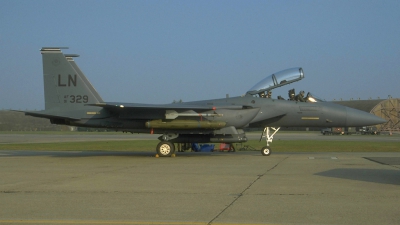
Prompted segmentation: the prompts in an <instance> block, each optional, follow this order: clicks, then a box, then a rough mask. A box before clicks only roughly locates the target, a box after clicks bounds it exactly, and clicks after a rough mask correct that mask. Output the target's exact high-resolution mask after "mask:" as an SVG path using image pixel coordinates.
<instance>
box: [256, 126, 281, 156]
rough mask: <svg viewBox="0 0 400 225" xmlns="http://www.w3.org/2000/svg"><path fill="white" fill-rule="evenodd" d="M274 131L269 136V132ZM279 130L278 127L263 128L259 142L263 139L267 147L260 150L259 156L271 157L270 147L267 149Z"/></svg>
mask: <svg viewBox="0 0 400 225" xmlns="http://www.w3.org/2000/svg"><path fill="white" fill-rule="evenodd" d="M270 129H272V130H274V132H273V133H272V134H271V135H270V133H271V130H270ZM279 129H281V128H280V127H278V128H275V127H265V128H264V131H263V132H262V134H261V137H260V141H261V139H263V138H264V137H265V139H266V141H267V146H264V147H262V148H261V154H262V155H263V156H269V155H271V147H269V143H272V140H273V139H274V135H275V134H276V133H277V132H278V131H279Z"/></svg>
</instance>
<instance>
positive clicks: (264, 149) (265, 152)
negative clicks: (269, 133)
mask: <svg viewBox="0 0 400 225" xmlns="http://www.w3.org/2000/svg"><path fill="white" fill-rule="evenodd" d="M261 154H262V155H263V156H269V155H271V148H270V147H268V146H265V147H262V149H261Z"/></svg>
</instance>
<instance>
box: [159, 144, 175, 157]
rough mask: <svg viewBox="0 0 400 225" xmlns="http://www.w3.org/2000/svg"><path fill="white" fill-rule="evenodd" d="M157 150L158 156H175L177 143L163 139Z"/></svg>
mask: <svg viewBox="0 0 400 225" xmlns="http://www.w3.org/2000/svg"><path fill="white" fill-rule="evenodd" d="M156 151H157V155H158V156H163V157H167V156H174V155H175V145H174V144H173V143H171V142H169V141H161V142H160V143H158V145H157V149H156Z"/></svg>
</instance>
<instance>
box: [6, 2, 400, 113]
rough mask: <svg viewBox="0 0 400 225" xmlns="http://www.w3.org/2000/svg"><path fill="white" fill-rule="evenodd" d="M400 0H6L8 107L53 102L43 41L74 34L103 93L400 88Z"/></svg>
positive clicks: (140, 98) (164, 97) (70, 39)
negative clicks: (281, 77)
mask: <svg viewBox="0 0 400 225" xmlns="http://www.w3.org/2000/svg"><path fill="white" fill-rule="evenodd" d="M399 12H400V1H398V0H394V1H388V0H379V1H378V0H377V1H370V0H351V1H348V0H343V1H342V0H333V1H330V0H324V1H322V0H321V1H312V0H293V1H292V0H284V1H282V0H277V1H274V0H268V1H267V0H265V1H256V0H253V1H234V0H229V1H219V0H213V1H191V0H188V1H167V0H165V1H153V0H148V1H122V0H121V1H101V0H96V1H91V0H85V1H76V0H68V1H43V0H37V1H27V0H24V1H20V0H1V1H0V68H1V75H0V110H1V109H16V110H26V109H27V110H41V109H44V94H43V70H42V58H41V54H40V51H39V50H40V49H41V48H42V47H47V46H50V47H60V46H66V47H69V49H66V50H63V52H64V53H67V54H79V55H80V57H79V58H75V62H76V63H77V64H78V66H79V67H80V68H81V70H82V71H83V72H84V74H85V75H86V76H87V78H88V79H89V80H90V82H91V83H92V84H93V85H94V87H95V88H96V90H97V91H98V92H99V94H100V95H101V97H102V98H103V100H104V101H106V102H107V101H108V102H115V101H118V102H132V103H154V104H167V103H171V102H173V101H174V100H176V101H179V100H182V101H184V102H188V101H197V100H205V99H216V98H225V97H226V95H227V94H229V96H231V97H233V96H240V95H243V94H245V93H246V92H247V91H248V90H249V89H250V88H251V87H253V86H254V85H255V84H256V83H258V82H259V81H260V80H262V79H263V78H265V77H266V76H269V75H271V74H273V73H276V72H279V71H281V70H285V69H288V68H293V67H302V68H303V70H304V74H305V78H304V79H303V80H301V81H299V82H296V83H293V84H290V85H287V86H283V87H280V88H279V89H275V90H274V91H273V97H276V96H277V95H281V96H282V97H284V98H287V96H288V90H289V89H291V88H295V90H296V92H299V91H300V90H304V91H305V92H306V93H307V92H311V93H313V94H315V95H317V96H319V97H320V98H323V99H325V100H328V101H332V100H340V99H343V100H350V99H351V98H353V99H358V98H360V99H364V100H365V99H369V98H372V99H377V98H378V97H379V98H381V99H386V98H388V96H389V95H390V96H392V97H396V98H398V97H400V91H399V86H400V13H399Z"/></svg>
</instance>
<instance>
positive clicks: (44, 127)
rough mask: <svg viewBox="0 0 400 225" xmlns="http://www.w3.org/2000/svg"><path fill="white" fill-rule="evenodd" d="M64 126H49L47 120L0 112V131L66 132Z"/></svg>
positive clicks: (17, 113)
mask: <svg viewBox="0 0 400 225" xmlns="http://www.w3.org/2000/svg"><path fill="white" fill-rule="evenodd" d="M68 130H70V128H69V127H68V126H64V125H55V124H51V123H50V120H49V119H44V118H37V117H32V116H25V114H24V113H22V112H15V111H8V110H0V131H68Z"/></svg>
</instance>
